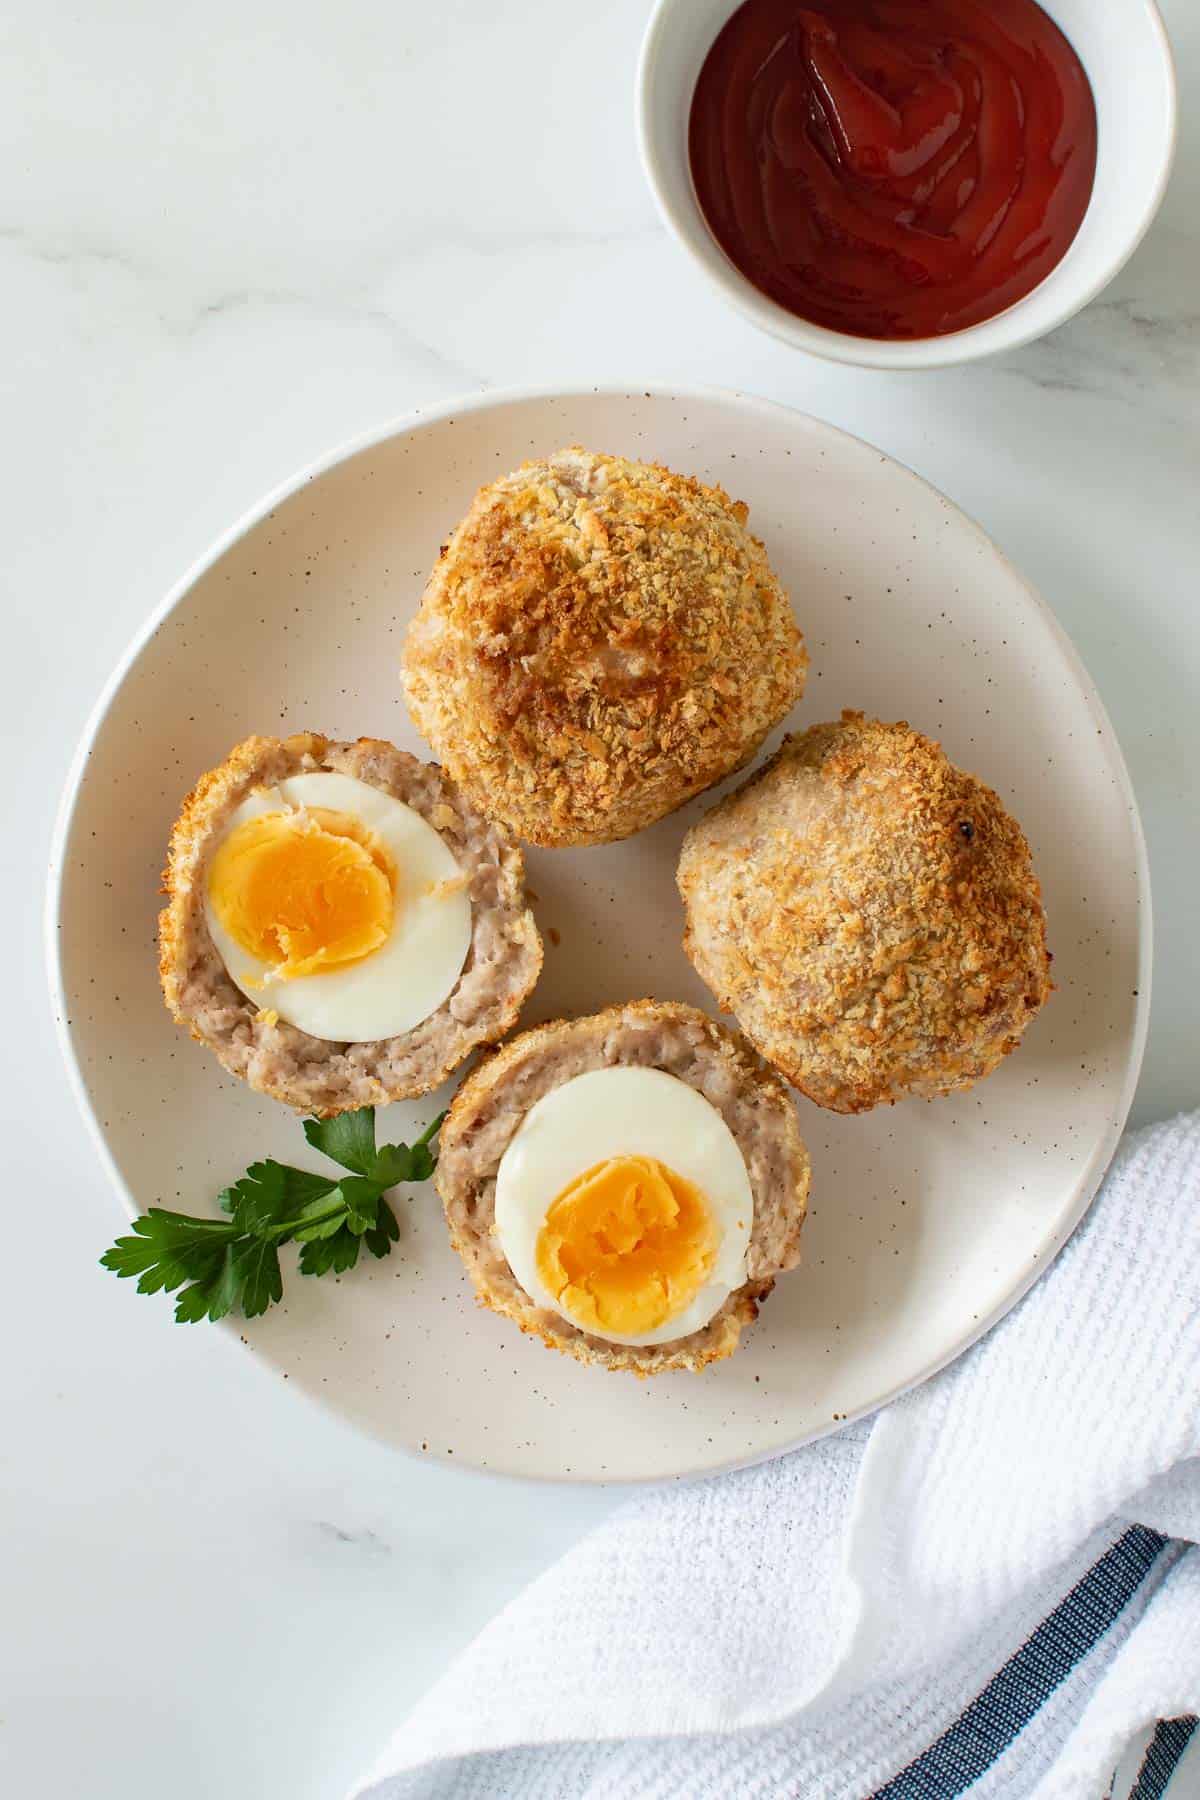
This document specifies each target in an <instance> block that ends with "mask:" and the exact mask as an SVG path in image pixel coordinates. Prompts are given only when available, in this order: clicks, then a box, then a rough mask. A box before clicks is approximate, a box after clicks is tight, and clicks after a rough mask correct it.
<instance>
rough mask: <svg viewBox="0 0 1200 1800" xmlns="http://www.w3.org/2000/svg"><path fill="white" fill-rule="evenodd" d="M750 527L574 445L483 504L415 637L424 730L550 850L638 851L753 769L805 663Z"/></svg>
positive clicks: (726, 501) (726, 506)
mask: <svg viewBox="0 0 1200 1800" xmlns="http://www.w3.org/2000/svg"><path fill="white" fill-rule="evenodd" d="M747 518H748V509H747V508H746V506H745V505H743V504H742V503H741V502H739V501H735V500H731V499H730V497H729V495H728V494H727V493H725V492H724V490H723V489H721V488H719V487H708V486H706V485H705V484H704V483H703V482H700V481H697V480H694V479H693V478H691V477H689V476H686V475H678V474H675V473H674V472H673V471H672V470H670V469H666V468H663V467H662V466H661V465H660V464H657V463H641V462H632V461H630V460H628V459H626V458H624V457H619V456H603V455H600V454H598V453H596V452H593V451H590V450H584V449H581V448H579V447H578V446H575V447H572V448H570V449H565V450H559V451H557V452H555V453H554V454H553V455H552V456H549V457H546V458H544V459H543V460H538V461H531V462H527V463H523V464H522V465H521V467H520V468H519V469H516V470H514V471H513V472H512V473H511V474H509V475H505V476H502V477H501V478H500V479H499V480H497V481H493V482H490V483H488V484H487V486H485V487H482V488H480V490H479V492H478V493H477V494H476V496H475V499H474V501H473V502H472V505H471V507H470V510H469V511H468V512H467V514H466V517H465V518H464V519H463V520H462V522H461V524H459V525H458V526H457V528H456V529H455V530H454V531H453V532H452V533H451V535H450V538H449V541H448V542H447V544H446V545H445V546H444V547H443V550H442V554H441V556H440V557H439V559H438V561H437V562H436V564H435V565H434V569H433V573H432V574H431V575H430V577H429V582H428V585H427V586H426V589H425V593H424V596H423V598H422V601H421V606H420V609H419V611H418V612H417V615H416V617H415V618H414V619H413V621H412V623H411V625H410V626H409V629H408V635H407V639H406V643H405V650H404V673H403V680H404V691H405V697H406V699H407V701H408V707H409V711H410V712H411V713H412V716H413V719H414V721H415V723H416V725H417V728H418V730H419V731H420V732H421V733H422V735H423V736H424V737H425V738H426V739H427V740H428V741H429V743H430V744H432V746H433V748H434V751H435V753H436V755H437V756H438V757H439V758H440V759H441V761H442V762H443V763H444V764H445V766H446V767H447V769H449V771H450V773H451V775H452V776H453V777H454V779H455V781H457V782H458V783H459V785H460V786H461V787H462V788H463V790H464V792H466V793H467V794H469V795H470V797H471V799H472V800H473V801H474V803H475V805H476V806H478V807H480V808H481V810H483V811H484V812H486V813H487V814H488V815H489V816H490V817H492V818H497V819H502V820H503V821H504V823H505V824H506V825H507V826H508V827H509V829H510V830H511V831H513V832H514V833H515V835H516V836H517V837H520V838H524V839H525V840H526V841H527V842H528V843H531V844H539V845H543V846H547V847H554V846H566V845H578V844H607V843H613V842H615V841H616V840H617V839H618V838H625V837H629V836H631V835H632V834H633V833H634V832H636V831H641V830H642V829H643V828H644V827H645V826H647V825H652V824H653V823H654V822H655V820H657V819H661V818H663V817H665V815H666V814H667V813H669V812H672V811H674V809H675V808H676V807H679V806H682V805H683V804H684V802H685V801H686V800H689V799H691V797H692V795H693V794H698V793H699V792H700V791H701V790H702V789H704V788H706V787H710V786H711V785H712V784H713V783H714V782H716V781H720V780H722V779H723V778H724V777H725V776H726V775H729V774H730V773H732V771H733V770H734V769H737V768H740V767H741V766H742V765H743V764H744V763H746V762H748V761H749V759H750V758H751V757H752V756H753V755H754V753H755V751H756V750H757V749H758V747H759V745H760V744H761V743H762V741H763V739H764V738H765V737H766V735H767V733H768V732H769V731H770V730H771V729H772V728H773V727H774V726H775V725H777V724H778V722H779V721H780V719H782V718H783V716H784V714H785V713H787V712H788V711H789V710H790V708H791V707H792V706H793V705H794V704H795V702H796V701H797V700H798V699H799V698H800V695H801V694H802V693H803V691H804V680H805V673H806V671H807V667H808V658H807V655H806V654H805V650H804V643H803V640H802V638H801V636H800V632H799V631H798V630H797V627H796V623H795V620H794V619H793V617H792V608H791V604H790V602H789V600H788V596H787V594H786V592H785V591H784V589H783V587H782V586H781V585H780V583H779V581H778V579H777V578H776V576H775V574H774V572H773V570H772V569H771V566H770V563H769V562H768V560H767V554H766V551H765V549H764V548H763V545H762V544H761V543H760V542H759V540H758V539H757V538H756V537H754V536H753V535H752V533H751V532H750V531H749V530H748V529H747Z"/></svg>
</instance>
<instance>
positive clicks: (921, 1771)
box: [873, 1525, 1167, 1800]
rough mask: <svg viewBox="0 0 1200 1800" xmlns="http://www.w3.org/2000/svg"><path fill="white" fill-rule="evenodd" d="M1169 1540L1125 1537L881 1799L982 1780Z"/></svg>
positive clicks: (950, 1796)
mask: <svg viewBox="0 0 1200 1800" xmlns="http://www.w3.org/2000/svg"><path fill="white" fill-rule="evenodd" d="M1166 1544H1167V1539H1166V1538H1165V1537H1162V1536H1161V1535H1160V1534H1159V1533H1158V1532H1157V1531H1148V1530H1147V1529H1146V1527H1145V1526H1144V1525H1134V1526H1132V1527H1131V1528H1130V1529H1129V1530H1128V1531H1127V1532H1126V1533H1125V1534H1124V1536H1123V1537H1120V1538H1118V1540H1117V1542H1116V1543H1115V1544H1114V1545H1113V1546H1112V1547H1111V1549H1109V1550H1106V1551H1105V1553H1104V1555H1103V1556H1102V1557H1101V1558H1100V1560H1099V1562H1098V1563H1096V1564H1094V1566H1093V1567H1092V1568H1090V1569H1089V1570H1088V1572H1087V1574H1086V1575H1085V1576H1084V1577H1083V1580H1082V1581H1080V1582H1079V1583H1078V1585H1077V1586H1076V1587H1073V1588H1072V1589H1071V1592H1070V1593H1069V1594H1068V1595H1067V1596H1066V1598H1065V1599H1064V1600H1062V1601H1060V1603H1059V1604H1058V1606H1056V1607H1055V1609H1054V1611H1053V1612H1052V1613H1051V1614H1050V1617H1049V1618H1048V1619H1044V1620H1043V1621H1042V1623H1041V1624H1040V1625H1039V1626H1038V1628H1037V1630H1036V1631H1035V1632H1034V1633H1033V1635H1032V1636H1031V1637H1029V1638H1027V1639H1026V1640H1025V1642H1024V1643H1023V1644H1022V1645H1021V1648H1020V1649H1019V1650H1018V1651H1017V1653H1016V1655H1015V1656H1013V1657H1011V1658H1010V1659H1009V1661H1008V1662H1006V1663H1005V1665H1004V1667H1003V1668H1002V1669H1001V1670H1000V1672H999V1674H997V1675H994V1676H993V1677H992V1679H991V1681H989V1682H988V1684H987V1686H986V1687H985V1688H984V1690H983V1692H982V1693H981V1694H980V1695H979V1696H978V1697H977V1698H976V1699H974V1700H972V1702H971V1704H970V1706H968V1707H967V1709H966V1711H965V1712H964V1713H962V1714H961V1716H960V1717H959V1718H958V1719H956V1720H955V1722H954V1724H953V1725H951V1727H950V1729H949V1730H948V1731H946V1732H945V1733H943V1735H942V1736H941V1737H940V1738H939V1739H938V1740H937V1742H936V1743H935V1744H931V1745H930V1746H929V1749H928V1750H926V1751H924V1752H923V1753H922V1754H921V1755H920V1756H918V1757H917V1759H916V1761H915V1762H911V1763H909V1765H908V1767H907V1769H902V1770H901V1771H900V1773H899V1774H898V1775H896V1776H894V1777H893V1778H892V1780H891V1781H889V1782H888V1784H887V1786H886V1787H882V1788H880V1789H879V1790H878V1792H877V1793H876V1794H875V1795H874V1796H873V1800H954V1796H955V1795H957V1794H962V1793H964V1792H965V1791H966V1789H967V1788H969V1787H970V1786H971V1784H972V1783H973V1782H976V1781H978V1780H979V1778H980V1776H981V1775H983V1774H984V1773H985V1772H986V1770H988V1769H989V1768H990V1767H991V1766H992V1764H993V1763H994V1762H995V1761H996V1759H997V1757H999V1756H1002V1755H1003V1753H1004V1752H1005V1750H1007V1749H1008V1747H1009V1745H1010V1744H1011V1743H1012V1741H1013V1739H1014V1738H1015V1737H1017V1736H1018V1735H1019V1734H1020V1733H1021V1732H1022V1731H1024V1729H1025V1727H1026V1725H1028V1724H1029V1722H1030V1720H1031V1719H1033V1718H1034V1717H1035V1716H1036V1715H1037V1713H1038V1712H1039V1711H1040V1709H1041V1708H1042V1707H1043V1706H1044V1705H1045V1703H1046V1701H1047V1700H1048V1699H1049V1698H1050V1695H1051V1694H1052V1693H1053V1692H1054V1690H1055V1688H1057V1687H1058V1686H1059V1685H1060V1683H1061V1682H1063V1681H1065V1679H1066V1677H1067V1676H1068V1675H1069V1674H1070V1673H1071V1671H1072V1669H1073V1668H1075V1666H1076V1664H1077V1663H1080V1662H1082V1661H1083V1659H1084V1657H1085V1656H1086V1655H1087V1654H1088V1652H1089V1651H1090V1650H1091V1649H1092V1648H1093V1647H1094V1646H1095V1645H1096V1644H1097V1643H1098V1642H1099V1641H1100V1639H1101V1638H1102V1637H1103V1636H1104V1634H1105V1632H1106V1631H1107V1630H1108V1629H1109V1627H1110V1626H1111V1625H1113V1624H1114V1623H1115V1621H1116V1620H1117V1619H1118V1618H1119V1617H1120V1615H1121V1613H1122V1612H1123V1611H1124V1609H1125V1607H1126V1606H1127V1605H1128V1603H1129V1601H1130V1600H1131V1599H1132V1598H1133V1595H1134V1594H1135V1593H1136V1592H1137V1590H1138V1588H1139V1587H1140V1586H1141V1584H1142V1582H1143V1581H1144V1580H1145V1578H1146V1576H1147V1574H1148V1573H1149V1571H1150V1568H1151V1566H1152V1564H1153V1563H1154V1561H1155V1559H1156V1558H1157V1557H1158V1556H1159V1555H1161V1553H1162V1551H1163V1550H1164V1549H1165V1548H1166ZM1139 1800H1141V1796H1140V1790H1139Z"/></svg>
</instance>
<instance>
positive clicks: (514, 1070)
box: [434, 1000, 809, 1376]
mask: <svg viewBox="0 0 1200 1800" xmlns="http://www.w3.org/2000/svg"><path fill="white" fill-rule="evenodd" d="M618 1065H635V1066H638V1067H642V1068H653V1069H663V1070H665V1071H666V1073H667V1074H668V1075H674V1076H675V1077H676V1078H677V1079H678V1080H680V1081H686V1082H687V1083H688V1084H689V1086H691V1087H694V1088H695V1089H696V1090H697V1091H698V1092H699V1093H701V1094H703V1095H704V1097H705V1099H706V1100H708V1101H709V1103H710V1104H711V1105H712V1106H714V1107H715V1108H716V1110H717V1111H718V1112H719V1113H720V1114H721V1117H722V1118H723V1119H724V1121H725V1123H726V1125H727V1126H728V1127H729V1129H730V1131H731V1132H732V1134H733V1136H734V1138H735V1140H736V1142H737V1146H738V1149H739V1150H740V1151H741V1153H742V1157H743V1159H744V1161H745V1164H746V1171H747V1174H748V1175H749V1177H750V1189H751V1192H752V1194H753V1196H754V1221H753V1226H752V1229H751V1234H750V1247H749V1250H748V1252H747V1257H746V1275H747V1279H746V1281H745V1282H744V1283H743V1284H742V1286H741V1287H739V1288H737V1289H735V1290H734V1292H733V1293H731V1294H730V1295H729V1297H728V1299H727V1300H726V1301H725V1303H724V1305H723V1306H722V1307H721V1308H720V1310H719V1311H718V1312H717V1313H715V1314H714V1316H713V1317H712V1318H711V1319H710V1320H709V1322H708V1324H707V1325H705V1326H703V1327H702V1328H701V1329H700V1330H699V1331H694V1332H692V1333H691V1334H690V1335H689V1336H688V1337H685V1338H679V1339H677V1340H676V1341H675V1342H673V1343H665V1344H633V1345H630V1344H613V1343H609V1342H608V1341H607V1340H606V1339H604V1338H602V1337H597V1336H594V1335H592V1334H591V1333H589V1332H586V1331H583V1330H581V1329H580V1328H579V1327H577V1326H575V1325H572V1324H571V1323H570V1321H569V1320H567V1319H564V1318H562V1317H560V1315H559V1314H558V1313H555V1312H551V1311H549V1310H547V1309H544V1308H542V1307H539V1306H537V1305H536V1304H535V1303H534V1301H533V1300H532V1299H531V1298H530V1296H529V1295H528V1294H527V1293H526V1292H525V1290H524V1288H522V1287H521V1286H520V1284H519V1283H518V1281H517V1279H516V1277H515V1275H514V1274H513V1272H512V1270H511V1268H510V1267H509V1265H508V1261H507V1259H506V1258H505V1256H504V1253H503V1251H502V1250H501V1248H500V1244H499V1240H498V1239H497V1237H496V1235H495V1230H494V1226H495V1217H496V1172H497V1170H498V1169H499V1166H500V1159H501V1157H502V1156H503V1154H504V1152H505V1150H506V1149H507V1148H508V1145H509V1144H510V1143H511V1141H512V1139H513V1137H514V1136H515V1134H516V1132H517V1130H518V1128H519V1126H520V1124H521V1122H522V1120H523V1119H524V1117H525V1115H526V1113H528V1112H529V1110H530V1108H531V1107H532V1106H534V1105H535V1104H536V1103H537V1101H538V1100H540V1099H541V1098H542V1097H543V1096H544V1095H545V1094H547V1093H550V1092H551V1091H552V1090H553V1089H554V1088H556V1087H561V1086H562V1085H563V1083H565V1082H567V1081H571V1080H573V1079H574V1078H575V1077H576V1076H577V1075H582V1074H586V1073H588V1072H589V1071H590V1070H592V1069H602V1068H612V1067H615V1066H618ZM434 1179H435V1181H436V1183H437V1188H438V1192H439V1193H440V1194H441V1197H442V1202H443V1205H444V1207H445V1210H446V1222H447V1224H448V1225H449V1227H450V1238H451V1242H452V1243H453V1245H454V1248H455V1249H456V1250H457V1251H458V1253H459V1255H460V1256H461V1257H462V1259H463V1261H464V1263H465V1264H466V1266H467V1270H468V1272H469V1274H470V1277H471V1280H472V1283H473V1284H474V1287H475V1291H476V1293H477V1295H478V1297H479V1300H480V1301H481V1302H482V1304H483V1305H485V1306H490V1307H491V1308H492V1309H493V1310H494V1311H495V1312H498V1313H503V1314H505V1315H506V1316H507V1317H508V1318H510V1319H513V1320H515V1321H516V1323H517V1324H518V1325H519V1326H520V1328H521V1330H522V1331H525V1332H528V1333H530V1334H531V1335H533V1336H534V1337H540V1338H541V1340H542V1342H543V1343H544V1344H545V1345H546V1347H547V1348H548V1349H550V1350H562V1351H564V1352H565V1353H566V1354H567V1355H568V1356H574V1357H576V1358H577V1359H578V1360H579V1361H580V1362H584V1363H594V1364H597V1365H598V1366H600V1367H602V1368H606V1369H625V1370H629V1371H632V1373H634V1374H636V1375H639V1376H644V1375H660V1374H662V1373H664V1372H665V1371H667V1370H670V1369H691V1370H699V1369H702V1368H704V1367H706V1365H707V1364H709V1363H711V1362H716V1361H718V1360H719V1359H720V1358H721V1357H725V1356H730V1355H732V1353H733V1352H734V1351H735V1350H736V1349H737V1347H738V1343H739V1340H740V1338H741V1334H742V1331H743V1329H744V1328H745V1327H746V1326H747V1325H749V1324H751V1323H753V1321H754V1319H755V1318H756V1317H757V1316H758V1309H759V1306H760V1304H761V1302H762V1301H763V1300H764V1299H765V1298H766V1296H767V1295H768V1294H769V1293H770V1292H771V1289H772V1287H773V1286H774V1283H775V1277H776V1276H777V1275H779V1274H781V1273H782V1272H783V1271H784V1270H786V1269H791V1268H794V1267H795V1265H796V1264H797V1263H798V1262H799V1260H800V1228H801V1226H802V1225H803V1223H804V1214H805V1210H806V1207H807V1204H808V1189H809V1162H808V1152H807V1151H806V1149H805V1147H804V1141H803V1139H802V1138H801V1135H800V1126H799V1122H798V1120H797V1118H796V1109H795V1106H794V1105H793V1103H792V1099H791V1096H790V1095H789V1093H788V1091H787V1089H786V1087H785V1086H784V1084H783V1083H782V1082H781V1081H780V1080H779V1078H778V1076H777V1075H776V1074H775V1072H774V1070H772V1069H769V1068H768V1067H767V1066H766V1064H765V1063H764V1062H763V1061H762V1059H761V1058H760V1057H758V1056H757V1055H756V1054H755V1053H754V1051H753V1050H752V1049H751V1048H750V1046H749V1044H747V1043H746V1042H745V1040H744V1039H743V1038H741V1037H739V1036H738V1034H737V1033H736V1032H733V1031H730V1030H729V1029H728V1028H727V1027H726V1026H724V1025H718V1024H717V1023H716V1021H715V1020H713V1019H710V1018H708V1016H707V1015H706V1014H705V1013H702V1012H699V1011H698V1010H697V1009H696V1008H695V1007H692V1006H684V1005H681V1004H679V1003H677V1002H670V1001H659V1000H636V1001H630V1002H628V1003H627V1004H626V1005H624V1006H613V1007H609V1008H608V1009H607V1011H605V1012H601V1013H596V1014H594V1015H592V1016H591V1017H589V1018H583V1019H562V1020H557V1021H556V1022H554V1023H553V1024H550V1025H540V1026H537V1027H536V1028H535V1029H534V1030H532V1031H525V1032H522V1033H521V1034H520V1036H518V1037H515V1038H513V1039H511V1040H510V1041H509V1042H508V1043H507V1044H504V1045H503V1046H502V1047H501V1048H500V1049H499V1050H497V1051H495V1052H493V1054H492V1055H490V1056H489V1057H488V1058H487V1060H486V1061H484V1062H482V1063H480V1064H479V1066H478V1067H477V1068H476V1069H474V1070H473V1071H472V1073H471V1074H470V1075H469V1076H468V1077H467V1079H466V1080H465V1081H464V1082H463V1084H462V1086H461V1087H460V1088H459V1090H458V1093H457V1094H456V1095H455V1098H454V1101H453V1104H452V1105H451V1107H450V1111H449V1114H448V1115H447V1118H446V1121H445V1124H444V1125H443V1126H442V1131H441V1138H440V1141H439V1154H438V1166H437V1171H436V1174H435V1177H434Z"/></svg>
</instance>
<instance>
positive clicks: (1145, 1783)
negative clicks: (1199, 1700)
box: [1129, 1713, 1196, 1800]
mask: <svg viewBox="0 0 1200 1800" xmlns="http://www.w3.org/2000/svg"><path fill="white" fill-rule="evenodd" d="M1195 1729H1196V1717H1195V1714H1194V1713H1191V1714H1189V1715H1188V1716H1187V1717H1186V1718H1183V1719H1160V1720H1159V1722H1158V1730H1157V1731H1156V1732H1155V1733H1154V1736H1153V1738H1152V1739H1151V1741H1150V1748H1149V1749H1148V1750H1147V1751H1146V1754H1145V1756H1144V1757H1143V1758H1142V1766H1141V1768H1140V1769H1139V1770H1138V1778H1137V1781H1136V1782H1135V1784H1134V1787H1133V1791H1132V1792H1131V1794H1130V1796H1129V1800H1162V1797H1163V1795H1164V1794H1165V1793H1166V1791H1167V1783H1168V1782H1169V1781H1170V1779H1171V1777H1172V1775H1173V1774H1174V1773H1175V1771H1176V1769H1177V1768H1178V1767H1179V1764H1180V1761H1181V1759H1182V1757H1183V1753H1184V1751H1185V1750H1186V1749H1187V1747H1188V1744H1189V1743H1190V1742H1191V1737H1192V1733H1193V1731H1195Z"/></svg>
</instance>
